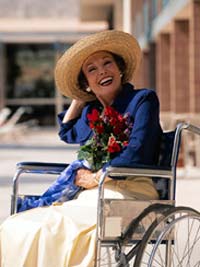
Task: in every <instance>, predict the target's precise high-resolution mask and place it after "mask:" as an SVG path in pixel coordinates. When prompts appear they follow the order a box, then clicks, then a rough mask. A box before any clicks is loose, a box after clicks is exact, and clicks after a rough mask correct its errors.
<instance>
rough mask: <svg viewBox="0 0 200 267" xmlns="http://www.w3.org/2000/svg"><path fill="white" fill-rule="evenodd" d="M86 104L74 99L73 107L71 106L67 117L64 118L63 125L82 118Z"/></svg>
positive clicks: (66, 114)
mask: <svg viewBox="0 0 200 267" xmlns="http://www.w3.org/2000/svg"><path fill="white" fill-rule="evenodd" d="M85 104H86V102H85V101H82V100H77V99H73V100H72V102H71V105H70V106H69V108H68V110H67V112H66V113H65V116H64V118H63V121H62V122H63V123H66V122H68V121H70V120H72V119H75V118H77V117H78V116H80V114H81V112H82V110H83V108H84V106H85Z"/></svg>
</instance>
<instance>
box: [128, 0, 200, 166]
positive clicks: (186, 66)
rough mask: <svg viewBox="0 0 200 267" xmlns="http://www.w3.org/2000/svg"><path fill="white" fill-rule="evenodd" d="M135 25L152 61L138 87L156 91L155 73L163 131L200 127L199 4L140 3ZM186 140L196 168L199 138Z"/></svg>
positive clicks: (144, 70) (135, 11)
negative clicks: (189, 125)
mask: <svg viewBox="0 0 200 267" xmlns="http://www.w3.org/2000/svg"><path fill="white" fill-rule="evenodd" d="M134 2H136V1H134ZM138 2H140V3H138ZM133 21H134V23H133V33H134V34H135V35H136V37H137V38H138V39H139V42H140V45H141V47H142V49H143V54H144V55H143V61H145V62H146V61H147V60H149V63H148V62H146V63H145V64H142V66H141V70H140V75H139V76H138V79H137V82H138V83H139V84H142V83H144V84H145V86H146V85H147V86H148V87H152V82H150V81H152V79H151V78H152V69H153V71H154V73H155V84H154V88H155V90H156V91H157V94H158V97H159V99H160V107H161V122H162V125H163V129H164V130H169V129H173V128H174V127H175V126H176V125H177V123H178V122H182V121H185V122H189V123H192V124H195V125H197V126H200V88H199V85H200V75H199V73H200V1H195V0H191V1H186V0H182V1H179V0H177V1H170V0H169V1H153V0H150V1H145V0H143V1H137V3H135V10H134V17H133ZM152 44H154V46H155V64H152V57H151V55H152V52H153V51H152V49H151V45H152ZM147 54H149V56H148V57H147ZM146 66H149V68H148V71H147V67H146ZM141 74H142V75H141ZM146 75H147V76H148V78H147V77H145V76H146ZM138 80H139V81H138ZM148 83H149V84H148ZM187 138H188V142H185V147H184V149H183V151H182V157H183V156H184V155H186V154H187V155H186V156H185V158H186V157H188V155H190V156H191V155H192V161H193V163H195V164H198V165H199V166H200V162H199V158H200V156H199V155H200V149H199V148H198V146H197V145H195V144H197V140H195V139H196V137H194V136H191V135H189V136H187ZM182 161H183V162H182V164H184V160H182Z"/></svg>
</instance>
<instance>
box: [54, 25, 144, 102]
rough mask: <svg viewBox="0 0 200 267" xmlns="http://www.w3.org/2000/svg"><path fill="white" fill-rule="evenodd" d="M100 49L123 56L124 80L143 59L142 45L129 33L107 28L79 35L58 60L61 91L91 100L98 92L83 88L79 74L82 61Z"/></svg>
mask: <svg viewBox="0 0 200 267" xmlns="http://www.w3.org/2000/svg"><path fill="white" fill-rule="evenodd" d="M97 51H108V52H112V53H114V54H117V55H119V56H121V57H122V58H123V59H124V61H125V64H126V70H125V72H124V79H123V80H124V82H128V81H131V79H132V78H133V75H134V73H135V71H136V69H137V68H138V65H139V63H140V60H141V49H140V47H139V45H138V42H137V40H136V39H135V38H134V37H133V36H132V35H130V34H128V33H125V32H122V31H117V30H106V31H102V32H98V33H95V34H92V35H89V36H87V37H85V38H82V39H80V40H79V41H78V42H76V43H75V44H74V45H73V46H71V47H70V48H69V49H68V50H67V51H66V52H65V53H64V54H63V56H62V57H61V58H60V59H59V60H58V62H57V65H56V68H55V82H56V85H57V88H58V89H59V90H60V92H61V93H62V94H63V95H65V96H67V97H70V98H72V99H82V100H85V101H92V100H94V99H95V96H94V95H92V94H90V93H88V92H86V91H83V89H81V88H80V86H79V83H78V75H79V73H80V71H81V68H82V65H83V62H84V61H85V60H86V59H87V58H88V57H89V56H90V55H91V54H93V53H95V52H97Z"/></svg>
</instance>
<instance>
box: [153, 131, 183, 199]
mask: <svg viewBox="0 0 200 267" xmlns="http://www.w3.org/2000/svg"><path fill="white" fill-rule="evenodd" d="M177 129H178V128H177ZM177 129H176V130H174V131H169V132H163V135H162V138H161V144H160V151H159V159H158V166H159V167H160V168H161V169H168V170H169V169H170V170H171V169H172V168H174V171H176V164H177V161H178V154H179V148H180V139H181V138H180V132H179V130H177ZM153 181H154V183H155V186H156V188H157V190H158V192H159V195H160V199H163V200H167V199H169V192H170V190H169V186H170V184H169V183H170V181H169V179H164V178H155V177H154V178H153ZM173 184H174V188H175V184H176V176H175V172H174V177H173Z"/></svg>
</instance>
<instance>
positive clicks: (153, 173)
mask: <svg viewBox="0 0 200 267" xmlns="http://www.w3.org/2000/svg"><path fill="white" fill-rule="evenodd" d="M171 174H172V169H171V167H162V166H153V165H152V166H151V165H134V166H133V167H126V168H125V167H112V166H110V167H108V168H107V169H106V175H108V176H109V177H111V178H112V177H116V178H117V177H121V176H146V177H163V178H169V177H170V176H171Z"/></svg>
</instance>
